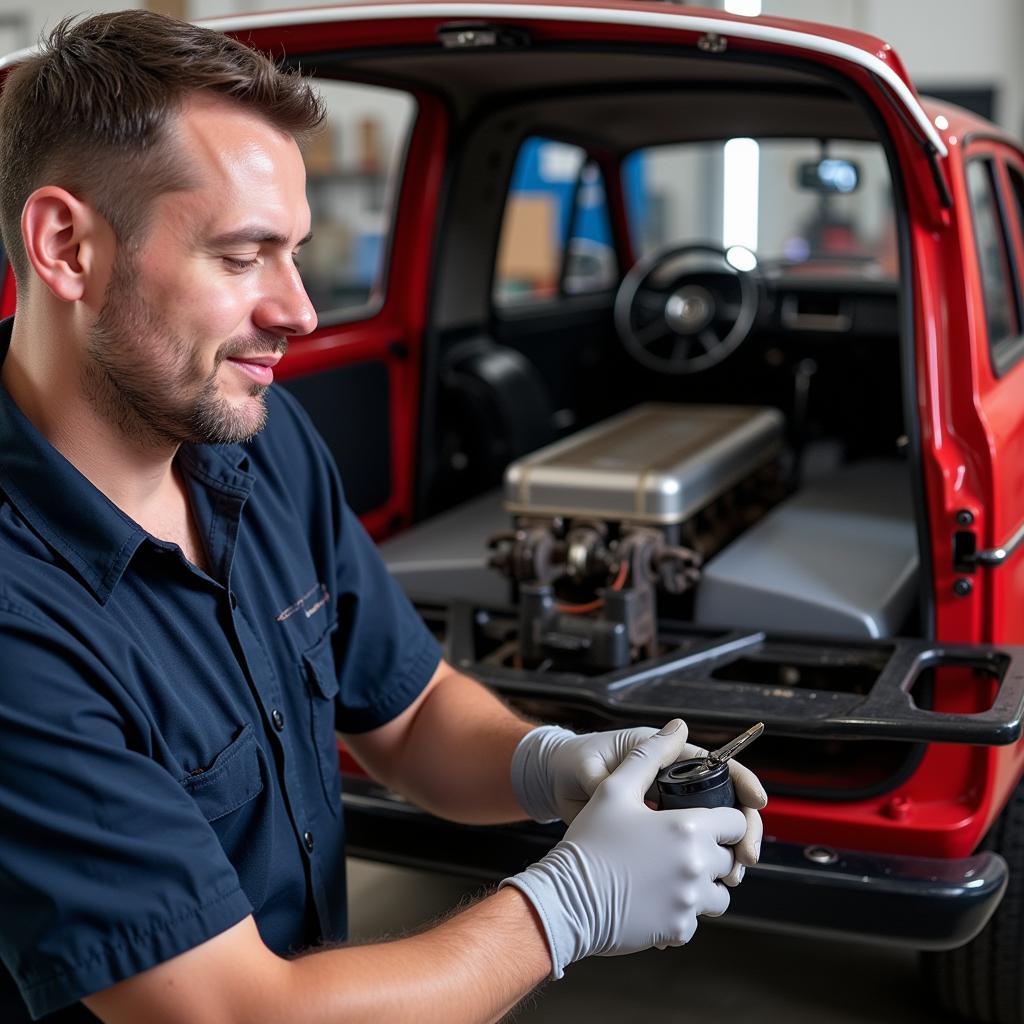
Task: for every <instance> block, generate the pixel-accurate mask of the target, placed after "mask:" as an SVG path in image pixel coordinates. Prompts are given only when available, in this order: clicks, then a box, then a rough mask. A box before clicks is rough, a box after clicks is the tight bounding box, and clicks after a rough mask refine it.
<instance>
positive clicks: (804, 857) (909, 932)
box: [343, 776, 1007, 950]
mask: <svg viewBox="0 0 1024 1024" xmlns="http://www.w3.org/2000/svg"><path fill="white" fill-rule="evenodd" d="M345 786H346V792H345V795H344V798H343V799H344V804H345V820H346V829H347V833H348V852H349V853H350V854H351V855H353V856H357V857H366V858H369V859H371V860H378V861H384V862H387V863H392V864H401V865H404V866H408V867H417V868H425V869H429V870H436V871H448V872H452V873H455V874H465V875H472V876H475V877H478V878H482V879H486V880H496V879H500V878H503V877H505V876H507V875H510V874H514V873H515V872H517V871H520V870H521V869H522V868H524V867H525V866H526V865H527V864H529V863H531V862H532V861H535V860H537V859H538V858H539V857H541V856H543V855H544V853H546V852H547V851H548V850H549V849H550V848H551V846H552V845H553V844H554V843H555V842H557V841H558V838H559V836H560V834H561V831H562V829H561V826H557V827H556V826H540V825H503V826H490V827H470V826H464V825H453V824H451V823H450V822H446V821H442V820H441V819H439V818H435V817H432V816H431V815H428V814H425V813H424V812H422V811H420V810H418V809H417V808H415V807H412V806H410V805H409V804H407V803H405V802H403V801H401V800H399V799H397V798H396V797H394V796H392V795H390V794H389V793H388V792H387V791H386V790H383V789H382V788H381V787H379V786H377V785H376V784H374V783H372V782H369V781H367V780H365V779H358V778H353V777H349V776H346V780H345ZM1006 882H1007V866H1006V862H1005V861H1004V860H1003V859H1002V857H1000V856H999V855H998V854H995V853H990V852H982V853H977V854H975V855H973V856H971V857H967V858H964V859H962V860H940V859H934V858H922V857H902V856H892V855H888V854H865V853H858V852H853V851H848V850H826V849H825V848H824V847H803V846H799V845H794V844H791V843H781V842H774V841H772V840H770V839H767V840H765V842H764V844H763V846H762V849H761V860H760V863H759V864H758V865H757V866H756V867H754V868H751V869H750V870H748V872H747V875H746V878H745V879H744V881H743V884H742V885H741V886H740V887H739V888H738V889H736V890H734V892H733V898H732V904H731V906H730V909H729V912H728V918H729V920H730V921H733V922H742V923H744V924H747V925H750V926H753V927H763V928H768V929H771V930H775V931H795V932H799V933H802V934H811V935H820V936H832V937H835V938H844V939H863V940H866V941H871V942H875V943H878V942H882V943H887V944H890V945H898V946H906V947H912V948H916V949H931V950H941V949H953V948H956V947H957V946H962V945H963V944H964V943H966V942H968V941H970V940H971V939H972V938H973V937H974V936H975V935H977V933H978V932H979V931H980V930H981V929H982V927H984V925H985V923H986V922H987V921H988V919H989V918H990V917H991V916H992V914H993V912H994V911H995V909H996V907H997V906H998V905H999V901H1000V899H1001V898H1002V896H1003V892H1004V891H1005V889H1006Z"/></svg>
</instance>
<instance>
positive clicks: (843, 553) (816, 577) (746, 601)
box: [695, 461, 918, 637]
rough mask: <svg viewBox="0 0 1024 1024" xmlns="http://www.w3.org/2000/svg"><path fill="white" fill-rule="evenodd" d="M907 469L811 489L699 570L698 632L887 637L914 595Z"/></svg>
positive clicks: (876, 470) (855, 473) (846, 472)
mask: <svg viewBox="0 0 1024 1024" xmlns="http://www.w3.org/2000/svg"><path fill="white" fill-rule="evenodd" d="M917 574H918V550H917V535H916V528H915V524H914V516H913V507H912V504H911V494H910V479H909V476H908V470H907V467H906V466H905V465H903V464H902V463H898V462H883V461H871V462H861V463H856V464H854V465H851V466H846V467H843V468H842V469H840V470H839V471H837V472H836V473H834V474H833V475H832V476H830V477H828V478H827V479H823V480H818V481H815V482H814V483H811V484H808V485H807V486H806V487H804V488H803V489H802V490H801V491H800V492H799V493H797V494H796V495H795V496H794V497H792V498H789V499H788V500H786V501H785V502H783V503H782V504H781V505H779V506H778V507H777V508H775V509H774V510H773V511H772V512H770V513H769V514H768V515H767V516H765V518H764V519H762V520H761V521H760V522H758V523H757V524H756V525H754V526H753V527H751V529H749V530H747V531H746V533H744V534H743V535H742V536H741V537H739V538H738V539H737V540H736V541H734V542H733V543H732V544H730V545H729V546H728V547H726V548H725V549H724V550H723V551H722V552H720V553H719V554H718V555H717V556H716V557H715V558H713V559H711V560H710V561H709V562H708V563H707V565H706V566H705V570H704V576H703V579H702V580H701V582H700V584H699V586H698V590H697V602H696V612H695V619H696V621H697V622H699V623H701V624H703V625H714V626H729V627H740V628H743V629H763V630H770V631H784V632H792V633H819V634H826V635H833V636H846V637H885V636H892V635H894V634H895V633H896V632H898V631H899V630H900V629H901V627H902V626H903V623H904V622H905V620H906V618H907V616H908V615H909V614H910V613H911V611H912V609H913V606H914V599H915V596H916V593H917Z"/></svg>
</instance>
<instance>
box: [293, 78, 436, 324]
mask: <svg viewBox="0 0 1024 1024" xmlns="http://www.w3.org/2000/svg"><path fill="white" fill-rule="evenodd" d="M317 87H318V88H319V89H320V91H321V93H322V95H323V98H324V102H325V104H326V106H327V120H326V124H325V126H324V129H323V130H322V131H321V132H320V134H318V135H316V136H314V137H313V138H312V139H311V140H310V141H309V143H307V145H306V148H305V150H304V153H303V156H304V157H305V161H306V180H307V184H306V192H307V195H308V197H309V206H310V210H311V212H312V215H313V238H312V240H311V241H310V242H309V243H308V244H307V245H306V246H305V247H304V249H303V251H302V259H301V260H300V264H301V271H302V280H303V283H304V284H305V286H306V290H307V291H308V292H309V297H310V300H311V301H312V303H313V305H314V307H315V308H316V311H317V314H318V316H319V318H320V323H321V324H330V323H337V322H338V321H341V320H351V319H358V318H361V317H366V316H370V315H372V314H373V313H375V312H376V311H377V310H378V309H379V308H380V305H381V303H382V302H383V301H384V282H385V278H386V275H387V253H388V243H389V238H390V233H391V228H392V224H393V221H394V212H395V211H394V206H395V202H396V200H397V196H398V186H399V179H400V175H401V169H402V161H403V158H404V156H405V149H406V145H407V143H408V139H409V133H410V130H411V127H412V123H413V117H414V114H415V108H416V104H415V101H414V100H413V99H412V97H411V96H409V95H408V94H407V93H404V92H401V91H399V90H397V89H382V88H379V87H377V86H370V85H361V84H356V83H352V82H336V81H330V80H325V79H320V80H319V81H318V82H317Z"/></svg>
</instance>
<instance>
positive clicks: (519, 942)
mask: <svg viewBox="0 0 1024 1024" xmlns="http://www.w3.org/2000/svg"><path fill="white" fill-rule="evenodd" d="M550 973H551V957H550V954H549V951H548V946H547V942H546V940H545V938H544V933H543V931H542V930H541V927H540V924H539V921H538V920H537V917H536V914H535V912H534V910H533V908H532V907H531V905H530V903H529V901H528V900H527V899H526V898H525V897H524V896H522V895H521V894H520V893H519V892H518V891H516V890H515V889H512V888H511V887H509V888H506V889H502V890H501V891H500V892H497V893H495V894H494V895H492V896H489V897H487V898H486V899H484V900H481V901H480V902H479V903H477V904H475V905H474V906H472V907H470V908H469V909H468V910H465V911H463V912H462V913H460V914H457V915H455V916H454V917H451V918H449V919H448V920H447V921H444V922H443V923H442V924H439V925H437V926H436V927H434V928H431V929H429V930H428V931H425V932H422V933H420V934H418V935H413V936H410V937H408V938H404V939H399V940H396V941H394V942H385V943H376V944H373V945H367V946H354V947H342V948H339V949H329V950H322V951H319V952H315V953H312V954H310V955H308V956H304V957H301V958H299V959H297V960H291V961H285V960H282V959H281V958H280V957H278V956H276V955H275V954H273V953H271V952H270V951H269V950H268V949H267V947H266V946H264V945H263V942H262V940H261V939H260V937H259V934H258V932H257V931H256V926H255V924H254V922H253V920H252V918H247V919H246V920H245V921H243V922H242V923H241V924H238V925H235V926H234V927H233V928H230V929H229V930H228V931H227V932H224V933H223V934H221V935H218V936H217V937H216V938H214V939H211V940H210V941H209V942H206V943H204V944H203V945H202V946H198V947H196V948H195V949H192V950H189V952H187V953H184V954H182V955H181V956H178V957H175V958H174V959H172V960H169V961H167V962H166V963H163V964H160V965H159V966H157V967H154V968H152V969H151V970H149V971H144V972H143V973H142V974H139V975H136V976H135V977H133V978H129V979H128V980H127V981H124V982H121V983H120V984H118V985H115V986H113V987H112V988H109V989H107V990H105V991H104V992H100V993H97V994H96V995H94V996H90V997H89V998H87V999H86V1000H84V1002H85V1003H86V1005H87V1006H88V1007H89V1009H90V1010H91V1011H92V1012H93V1013H94V1014H96V1016H97V1017H99V1018H100V1020H102V1021H104V1022H105V1024H137V1022H138V1021H140V1020H145V1021H146V1022H147V1024H280V1022H281V1021H289V1022H291V1024H382V1022H389V1024H390V1022H396V1024H397V1022H402V1021H415V1022H416V1024H483V1022H489V1021H497V1020H500V1019H501V1018H502V1017H503V1016H504V1015H505V1014H506V1013H507V1012H508V1011H509V1010H510V1009H511V1008H512V1007H513V1006H515V1005H516V1003H518V1002H519V1001H520V1000H521V999H523V997H524V996H526V995H527V994H528V993H529V992H530V991H531V990H532V989H533V988H535V987H536V986H537V985H538V984H539V983H540V982H541V981H543V980H544V979H545V978H546V977H548V975H549V974H550Z"/></svg>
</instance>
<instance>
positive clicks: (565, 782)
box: [512, 723, 768, 885]
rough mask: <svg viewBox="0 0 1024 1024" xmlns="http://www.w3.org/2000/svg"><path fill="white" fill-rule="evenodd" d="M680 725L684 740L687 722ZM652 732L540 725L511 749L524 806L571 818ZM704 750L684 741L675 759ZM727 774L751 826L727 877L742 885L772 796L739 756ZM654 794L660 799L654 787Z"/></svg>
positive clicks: (537, 813)
mask: <svg viewBox="0 0 1024 1024" xmlns="http://www.w3.org/2000/svg"><path fill="white" fill-rule="evenodd" d="M680 728H681V732H682V737H681V738H682V740H685V739H686V725H685V723H684V724H683V725H682V726H681V727H680ZM654 734H655V730H654V729H651V728H647V727H638V728H635V729H618V730H615V731H613V732H592V733H584V734H583V735H580V736H578V735H576V733H573V732H570V731H569V730H568V729H562V728H560V727H559V726H557V725H542V726H538V727H537V728H536V729H533V730H532V731H530V732H528V733H527V734H526V735H525V736H524V737H523V738H522V739H521V740H520V741H519V745H518V746H517V747H516V750H515V753H514V754H513V755H512V788H513V789H514V791H515V794H516V797H517V798H518V800H519V804H520V806H521V807H522V808H523V810H524V811H525V812H526V813H527V814H528V815H529V816H530V817H531V818H533V819H534V821H540V822H547V821H556V820H558V819H559V818H561V819H562V820H563V821H564V822H566V823H569V822H571V821H572V820H573V819H574V818H575V817H576V815H577V814H579V812H580V811H581V810H582V809H583V807H584V805H585V804H586V802H587V801H588V800H589V799H590V796H591V794H592V793H593V792H594V791H595V790H596V789H597V787H598V786H599V785H600V784H601V783H602V782H603V781H604V780H605V779H606V778H607V777H608V775H609V773H610V772H612V771H614V770H615V768H616V767H618V765H619V764H620V763H621V762H622V759H623V758H624V757H625V756H626V755H627V754H628V753H629V752H630V750H632V749H633V748H634V747H635V746H636V745H637V744H638V743H641V742H643V741H644V740H646V739H648V738H649V737H651V736H653V735H654ZM705 754H707V751H706V750H705V749H704V748H703V747H697V746H694V745H693V744H691V743H685V744H684V745H683V747H682V750H681V753H680V754H679V756H678V757H677V758H676V760H677V761H678V760H684V759H688V758H692V757H703V756H704V755H705ZM729 775H730V777H731V779H732V784H733V789H734V790H735V791H736V801H737V803H739V804H740V805H741V807H740V809H741V810H742V811H743V816H744V817H745V818H746V820H747V829H746V832H745V833H744V835H743V838H742V839H741V840H740V842H739V843H738V844H737V845H736V847H735V854H736V863H735V865H734V866H733V869H732V870H731V871H730V872H729V874H728V875H727V876H726V877H725V879H724V882H725V884H726V885H739V883H740V880H741V879H742V878H743V872H744V870H745V869H746V868H748V867H752V866H753V865H754V864H756V863H757V858H758V855H759V854H760V852H761V839H762V837H763V835H764V826H763V825H762V823H761V815H760V814H758V813H757V812H758V810H759V809H760V808H762V807H764V806H765V804H767V803H768V796H767V794H766V793H765V791H764V787H763V786H762V785H761V783H760V782H758V780H757V776H756V775H755V774H754V773H753V772H752V771H750V769H749V768H744V767H743V765H741V764H740V763H739V762H738V761H730V762H729ZM651 797H652V799H656V798H657V794H656V792H655V793H652V795H651Z"/></svg>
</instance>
